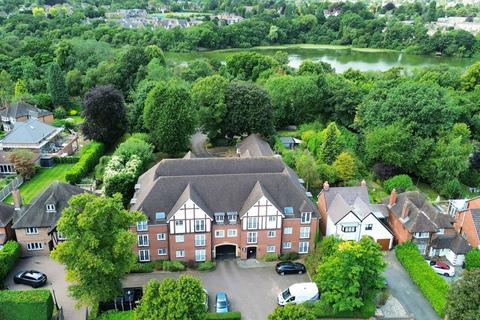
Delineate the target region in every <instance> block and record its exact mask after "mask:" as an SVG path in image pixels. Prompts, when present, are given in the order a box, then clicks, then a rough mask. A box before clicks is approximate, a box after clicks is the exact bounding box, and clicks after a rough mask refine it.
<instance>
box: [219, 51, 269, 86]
mask: <svg viewBox="0 0 480 320" xmlns="http://www.w3.org/2000/svg"><path fill="white" fill-rule="evenodd" d="M277 66H278V62H277V61H275V59H273V58H272V57H269V56H265V55H262V54H259V53H256V52H241V53H237V54H234V55H232V56H230V57H228V58H227V68H226V69H227V72H228V73H229V74H231V75H232V76H233V77H234V78H237V79H238V80H252V81H255V80H257V79H258V77H259V76H260V74H261V73H262V72H264V71H267V70H269V69H272V68H274V67H277Z"/></svg>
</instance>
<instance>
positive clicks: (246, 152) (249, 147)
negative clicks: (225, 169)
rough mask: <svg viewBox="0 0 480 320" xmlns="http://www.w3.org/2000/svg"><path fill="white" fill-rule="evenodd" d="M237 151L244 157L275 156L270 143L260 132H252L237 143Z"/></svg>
mask: <svg viewBox="0 0 480 320" xmlns="http://www.w3.org/2000/svg"><path fill="white" fill-rule="evenodd" d="M237 151H238V153H239V154H240V157H242V158H248V157H273V156H274V153H273V151H272V148H270V145H269V144H268V143H267V142H265V140H263V139H262V138H261V137H260V136H259V135H258V134H251V135H249V136H248V137H246V138H245V139H243V140H242V142H240V143H239V144H238V145H237Z"/></svg>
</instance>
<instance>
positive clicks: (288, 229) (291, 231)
mask: <svg viewBox="0 0 480 320" xmlns="http://www.w3.org/2000/svg"><path fill="white" fill-rule="evenodd" d="M283 234H293V228H292V227H285V228H283Z"/></svg>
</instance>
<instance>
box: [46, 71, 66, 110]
mask: <svg viewBox="0 0 480 320" xmlns="http://www.w3.org/2000/svg"><path fill="white" fill-rule="evenodd" d="M47 89H48V93H49V94H50V97H51V98H52V102H53V104H54V105H55V106H63V107H65V106H67V105H68V88H67V83H66V82H65V75H64V74H63V71H62V69H60V66H59V65H58V64H57V63H55V62H53V63H51V64H50V66H49V67H48V72H47Z"/></svg>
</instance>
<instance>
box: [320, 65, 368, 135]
mask: <svg viewBox="0 0 480 320" xmlns="http://www.w3.org/2000/svg"><path fill="white" fill-rule="evenodd" d="M326 84H327V88H326V90H325V91H326V93H325V97H324V99H325V100H324V104H325V107H324V109H325V110H323V113H324V114H323V116H324V117H325V119H330V118H331V119H332V120H333V121H335V123H337V124H339V125H342V126H344V127H350V126H352V124H353V120H354V118H355V114H356V111H357V107H358V105H360V103H361V102H362V99H363V92H362V90H361V89H360V88H359V86H358V85H356V84H355V83H354V82H352V81H350V80H347V79H345V78H344V77H342V76H340V75H337V74H329V75H327V77H326Z"/></svg>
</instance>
